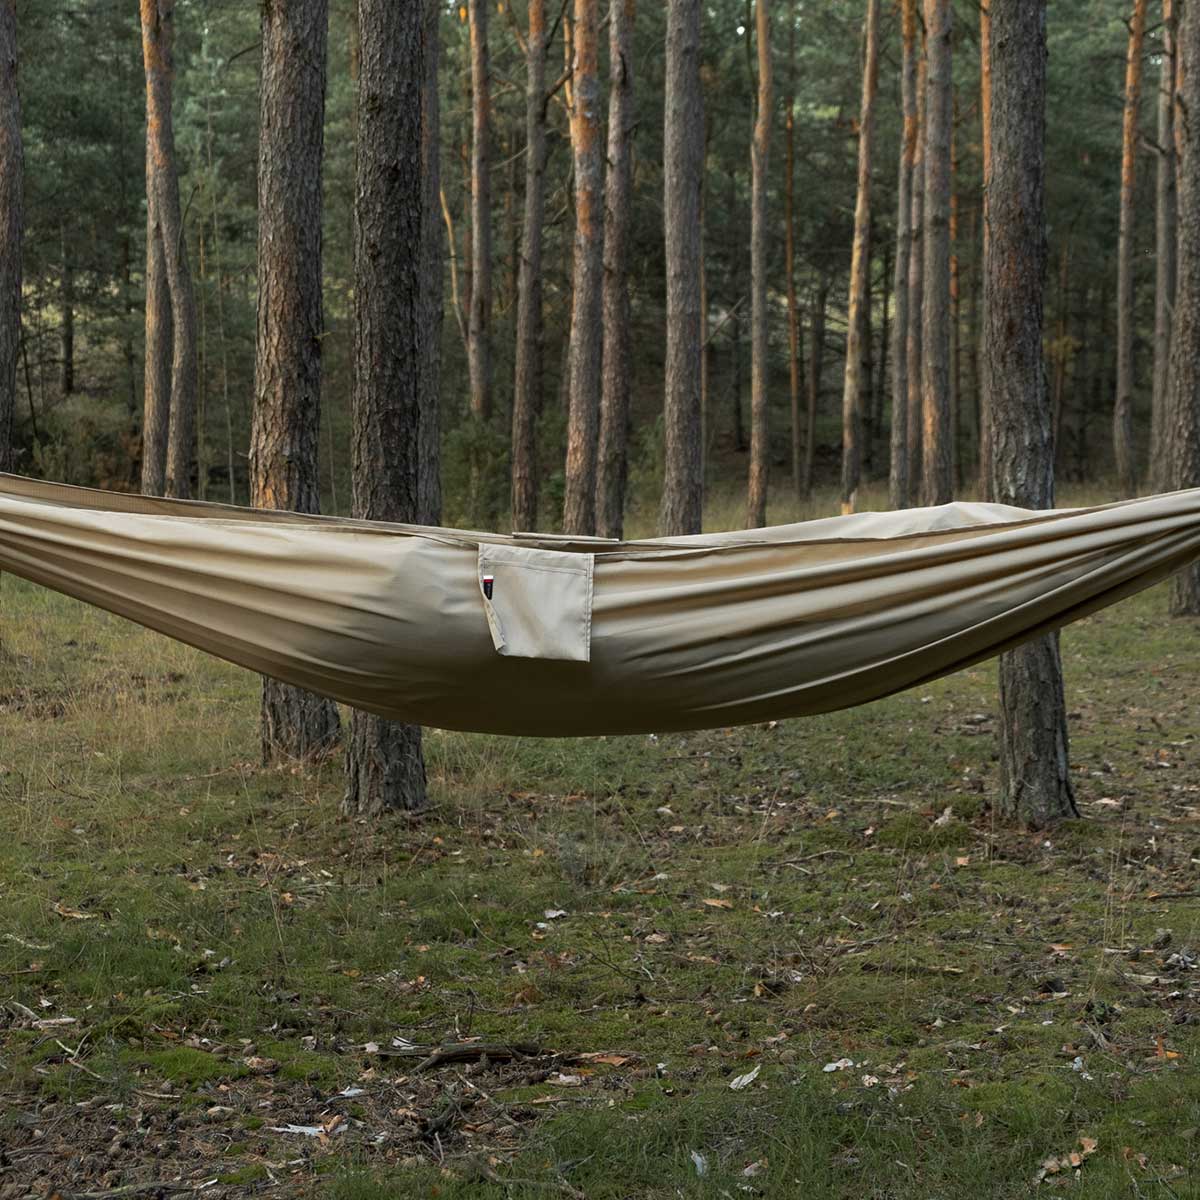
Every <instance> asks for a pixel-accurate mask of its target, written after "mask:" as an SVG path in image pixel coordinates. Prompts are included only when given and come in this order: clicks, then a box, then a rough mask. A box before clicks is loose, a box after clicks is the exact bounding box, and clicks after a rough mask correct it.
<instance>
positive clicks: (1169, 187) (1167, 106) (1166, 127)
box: [1150, 0, 1178, 492]
mask: <svg viewBox="0 0 1200 1200" xmlns="http://www.w3.org/2000/svg"><path fill="white" fill-rule="evenodd" d="M1162 20H1163V33H1162V64H1161V66H1160V68H1159V80H1158V164H1157V166H1158V172H1157V179H1156V181H1155V220H1154V228H1155V251H1154V270H1155V279H1154V404H1153V408H1152V411H1151V422H1150V482H1151V486H1152V488H1153V490H1154V491H1156V492H1157V491H1162V490H1163V488H1165V487H1166V475H1167V461H1168V459H1169V457H1170V447H1169V446H1168V445H1167V440H1166V437H1165V436H1164V435H1165V428H1164V427H1165V425H1166V420H1165V414H1166V405H1167V371H1168V366H1169V363H1170V358H1171V313H1172V311H1173V309H1174V307H1175V253H1176V241H1177V238H1178V232H1177V224H1176V214H1175V204H1176V200H1175V5H1174V0H1162Z"/></svg>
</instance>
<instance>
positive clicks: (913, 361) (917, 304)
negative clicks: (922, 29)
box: [907, 34, 928, 502]
mask: <svg viewBox="0 0 1200 1200" xmlns="http://www.w3.org/2000/svg"><path fill="white" fill-rule="evenodd" d="M927 73H928V71H927V58H926V53H925V37H924V35H923V34H922V37H921V49H920V58H919V59H918V62H917V147H916V153H915V155H914V157H913V182H912V224H911V226H910V228H911V230H912V234H911V238H912V244H911V249H910V251H909V256H908V356H907V357H908V494H909V501H910V502H913V501H917V500H919V498H920V497H921V496H922V495H923V494H924V487H923V483H922V471H921V467H922V461H921V425H922V420H923V416H922V412H923V401H924V397H923V393H922V386H921V385H922V380H923V378H924V376H923V373H922V359H923V356H924V348H925V341H924V316H923V314H924V300H925V290H924V286H925V157H926V155H925V142H926V125H925V111H926V96H927V91H928V89H927V87H926V77H927Z"/></svg>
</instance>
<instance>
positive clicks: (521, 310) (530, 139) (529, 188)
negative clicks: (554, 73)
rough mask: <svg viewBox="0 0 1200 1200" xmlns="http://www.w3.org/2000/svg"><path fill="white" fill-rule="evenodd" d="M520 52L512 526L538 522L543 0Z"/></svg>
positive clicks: (532, 9)
mask: <svg viewBox="0 0 1200 1200" xmlns="http://www.w3.org/2000/svg"><path fill="white" fill-rule="evenodd" d="M527 37H528V40H527V41H526V44H525V45H526V53H525V70H526V82H525V212H524V228H523V230H522V234H521V264H520V271H519V275H518V279H517V346H516V356H517V361H516V372H515V378H514V383H513V420H512V521H513V528H514V529H518V530H531V529H536V528H537V523H538V483H539V481H538V464H537V419H538V416H539V414H540V413H541V411H542V388H543V373H542V372H543V358H542V355H543V353H544V341H543V338H544V325H543V317H542V245H543V233H542V226H543V224H544V222H545V213H546V104H547V98H546V49H547V46H546V38H547V30H546V0H529V30H528V35H527Z"/></svg>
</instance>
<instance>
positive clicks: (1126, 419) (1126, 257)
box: [1113, 0, 1147, 496]
mask: <svg viewBox="0 0 1200 1200" xmlns="http://www.w3.org/2000/svg"><path fill="white" fill-rule="evenodd" d="M1146 6H1147V0H1134V2H1133V19H1132V20H1131V22H1130V25H1129V56H1128V58H1127V59H1126V64H1125V118H1124V122H1123V125H1122V141H1121V222H1120V232H1119V234H1118V238H1117V397H1116V403H1115V404H1114V405H1113V455H1114V457H1115V459H1116V465H1117V480H1118V483H1119V484H1120V487H1121V491H1122V492H1123V493H1124V494H1125V495H1127V496H1128V495H1132V494H1133V492H1134V491H1135V489H1136V488H1137V465H1136V461H1135V457H1134V447H1133V323H1134V312H1133V250H1134V245H1133V243H1134V203H1135V202H1136V200H1137V160H1138V152H1139V149H1140V147H1139V142H1140V140H1141V137H1140V133H1139V131H1138V110H1139V108H1140V105H1141V97H1142V43H1143V41H1144V38H1145V33H1146Z"/></svg>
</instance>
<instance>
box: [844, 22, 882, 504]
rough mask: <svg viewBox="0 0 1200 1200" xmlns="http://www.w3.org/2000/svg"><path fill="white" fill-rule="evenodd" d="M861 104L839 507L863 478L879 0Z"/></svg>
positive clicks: (866, 49)
mask: <svg viewBox="0 0 1200 1200" xmlns="http://www.w3.org/2000/svg"><path fill="white" fill-rule="evenodd" d="M863 43H864V45H863V73H862V104H861V107H860V108H859V119H858V185H857V195H856V200H855V204H854V245H853V248H852V250H851V256H850V297H849V302H848V304H847V309H846V371H845V377H844V380H843V388H842V512H844V513H845V512H853V511H854V509H855V505H856V503H857V500H858V485H859V481H860V479H861V477H862V435H863V410H862V393H863V379H862V373H863V365H864V359H865V357H866V354H867V347H866V346H864V344H863V332H864V325H865V321H864V316H865V312H866V309H867V308H868V307H869V306H870V303H871V280H870V271H871V149H872V143H873V141H874V136H875V86H876V82H877V80H878V78H879V0H867V15H866V23H865V26H864V30H863Z"/></svg>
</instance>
